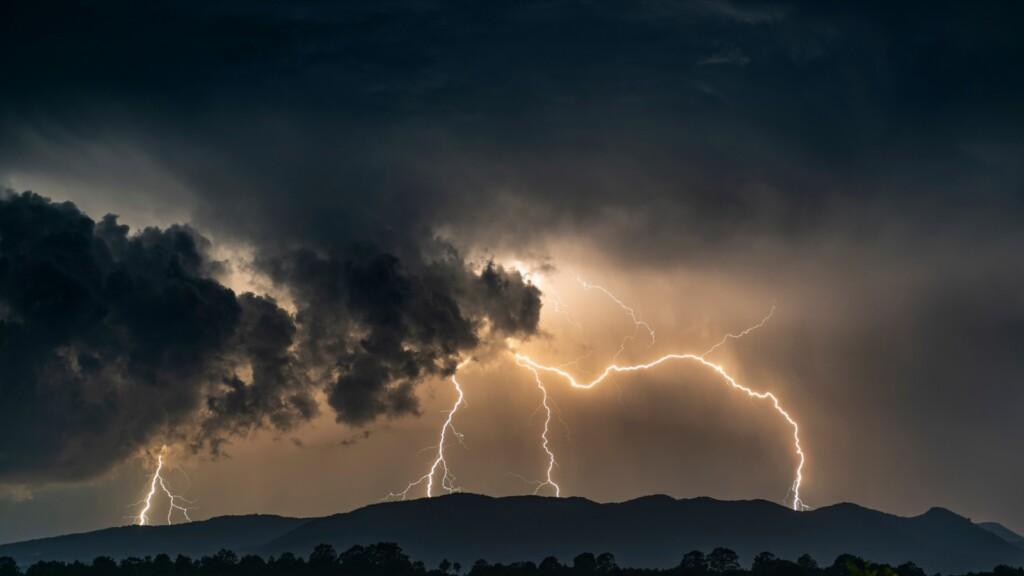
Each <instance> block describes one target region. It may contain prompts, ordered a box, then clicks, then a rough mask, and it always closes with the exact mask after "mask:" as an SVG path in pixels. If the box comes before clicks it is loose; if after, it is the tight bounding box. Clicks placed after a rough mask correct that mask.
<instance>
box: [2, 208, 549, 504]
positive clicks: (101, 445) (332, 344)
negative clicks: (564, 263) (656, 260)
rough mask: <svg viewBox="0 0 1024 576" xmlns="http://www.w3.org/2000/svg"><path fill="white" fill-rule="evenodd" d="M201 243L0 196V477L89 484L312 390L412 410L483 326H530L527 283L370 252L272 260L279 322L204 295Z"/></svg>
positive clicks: (231, 299)
mask: <svg viewBox="0 0 1024 576" xmlns="http://www.w3.org/2000/svg"><path fill="white" fill-rule="evenodd" d="M208 249H209V241H208V240H207V239H205V238H204V237H203V236H202V235H200V234H199V233H198V232H196V231H195V230H194V229H192V228H190V227H188V226H173V227H170V228H168V229H165V230H160V229H157V228H146V229H144V230H142V231H140V232H138V233H135V234H132V233H130V231H129V229H128V227H127V226H124V225H120V224H118V221H117V217H116V216H106V217H104V218H103V219H102V220H101V221H100V222H98V223H97V222H94V221H93V220H91V219H90V218H89V217H88V216H86V215H84V214H82V213H81V212H80V211H79V210H78V209H77V208H76V207H75V206H74V205H73V204H71V203H67V202H65V203H53V202H51V201H50V200H48V199H46V198H44V197H42V196H39V195H36V194H32V193H29V192H26V193H23V194H14V193H12V192H6V193H5V194H4V196H3V197H2V198H0V372H2V373H3V374H4V378H3V381H2V388H0V391H2V394H3V397H4V402H3V407H2V412H0V422H2V428H0V433H2V436H3V438H5V441H4V443H3V446H2V450H0V480H3V481H6V482H13V483H26V484H32V483H40V482H43V483H45V482H51V481H60V480H75V479H82V478H89V477H92V476H95V475H97V474H99V473H102V472H104V471H105V470H106V469H108V468H109V467H110V466H111V465H113V464H115V463H117V462H119V461H121V460H123V459H125V458H127V457H129V456H131V455H133V454H135V453H137V452H138V451H139V450H140V449H147V448H152V447H153V445H154V444H160V443H163V442H171V441H175V440H188V441H190V442H191V443H192V444H193V445H194V446H195V447H196V448H208V449H209V450H211V451H212V452H213V453H218V452H219V451H220V450H221V447H222V445H223V443H224V442H225V441H226V440H227V439H228V438H229V437H230V436H232V435H235V434H242V433H246V432H248V431H251V430H254V429H258V428H263V427H269V428H273V429H276V430H279V431H287V430H290V429H292V428H293V427H295V426H296V425H297V424H299V423H301V422H304V421H307V420H309V419H310V418H312V417H313V416H314V415H315V414H316V412H317V409H318V405H317V401H316V399H315V394H316V391H317V390H318V389H320V388H321V387H324V386H326V387H327V393H328V398H329V403H330V405H331V406H332V407H333V408H334V410H335V411H336V412H337V415H338V419H339V420H344V421H346V422H350V423H355V424H365V423H368V422H370V421H372V420H373V419H374V418H376V417H378V416H381V415H385V414H388V415H399V414H403V413H411V412H415V411H416V406H417V401H416V398H415V395H414V389H415V386H416V384H418V383H419V382H421V381H422V380H423V379H424V377H426V376H429V375H436V374H448V373H450V372H451V371H452V370H453V369H454V366H455V363H456V362H457V358H458V357H459V356H460V355H461V354H463V353H468V352H472V350H473V349H474V348H475V347H476V346H477V345H478V344H479V342H480V337H481V334H482V332H483V331H484V329H485V328H487V333H488V334H487V335H488V336H489V335H513V334H515V335H519V336H529V335H530V334H532V333H533V332H534V331H535V330H536V326H537V321H538V315H539V291H538V290H537V289H536V288H534V287H532V286H529V285H525V284H524V283H523V279H522V278H521V277H519V276H518V274H509V273H506V272H505V271H503V270H500V269H496V268H494V267H493V266H488V267H487V268H485V269H484V270H483V271H482V272H480V273H479V274H475V273H473V272H471V271H469V270H467V269H466V268H465V263H464V262H463V261H462V260H461V259H458V258H457V257H456V256H452V257H451V258H449V259H448V260H446V261H445V262H443V263H440V264H438V265H437V267H436V268H434V269H432V270H425V271H424V272H423V273H422V274H421V275H410V274H408V273H406V272H404V271H403V270H402V268H401V265H400V263H399V261H398V260H397V258H395V257H393V256H390V255H387V254H380V253H376V254H374V255H372V256H370V257H368V259H367V260H366V261H365V262H354V261H339V260H334V261H329V260H326V259H320V258H318V257H316V256H314V255H312V254H310V253H305V252H302V253H298V254H291V255H289V256H288V257H287V258H285V257H281V259H280V260H279V261H278V263H277V264H275V265H274V266H273V267H274V268H275V269H279V270H280V274H278V275H276V276H275V278H276V279H278V280H280V281H281V282H284V283H285V284H287V285H288V286H290V287H293V289H294V291H295V293H296V294H297V295H298V299H297V300H298V302H299V303H300V309H299V314H298V315H297V316H296V317H293V316H292V315H290V314H289V313H288V312H287V311H285V310H284V309H282V308H281V307H279V306H278V305H277V303H276V302H275V301H274V300H272V299H270V298H268V297H262V296H257V295H254V294H251V293H245V294H241V295H236V294H235V293H234V292H233V291H231V290H230V289H228V288H226V287H224V286H223V285H221V284H220V283H219V282H218V281H217V280H215V279H214V276H215V275H216V274H217V272H218V269H219V267H220V264H219V263H218V262H216V261H213V260H211V259H210V257H209V255H208ZM286 270H287V271H286ZM303 274H311V275H310V276H303ZM460 300H465V302H466V303H465V304H463V305H461V306H460V303H459V301H460ZM317 373H319V374H326V375H327V376H321V377H320V378H317V377H315V376H313V375H311V374H317Z"/></svg>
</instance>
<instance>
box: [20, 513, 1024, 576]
mask: <svg viewBox="0 0 1024 576" xmlns="http://www.w3.org/2000/svg"><path fill="white" fill-rule="evenodd" d="M1007 532H1009V531H1007ZM1010 534H1012V532H1010ZM321 542H323V543H328V544H331V545H333V546H334V547H335V548H337V549H338V550H344V549H347V548H349V547H351V546H353V545H356V544H364V545H365V544H373V543H376V542H397V543H398V544H399V545H401V546H402V547H403V548H404V549H405V550H406V552H407V553H409V554H410V556H412V557H413V558H414V559H418V560H423V561H424V562H427V563H428V564H431V563H436V562H437V561H439V560H441V559H442V558H450V559H457V560H459V561H461V562H463V563H464V564H467V565H468V564H470V563H472V562H473V561H475V560H477V559H478V558H484V559H486V560H488V561H491V562H511V561H518V560H533V561H539V560H540V559H541V558H543V557H545V556H548V555H553V556H556V557H559V558H560V559H562V560H563V561H568V560H571V558H572V557H573V556H574V555H576V554H578V553H580V552H584V551H590V552H604V551H610V552H612V553H614V554H615V555H616V557H617V558H618V559H619V561H620V563H622V564H623V565H626V566H634V567H661V568H663V567H668V566H674V565H676V564H678V562H679V559H680V558H681V557H682V555H683V554H684V553H686V552H688V551H689V550H694V549H699V550H705V551H707V550H710V549H712V548H714V547H716V546H726V547H729V548H732V549H734V550H736V551H737V552H738V553H739V554H740V556H741V558H742V560H743V562H744V563H747V564H749V562H750V561H751V559H752V558H753V556H754V555H755V554H757V553H759V552H761V551H765V550H767V551H771V552H773V553H775V554H776V555H778V556H779V557H783V558H796V557H797V556H799V555H800V554H803V553H805V552H806V553H810V554H811V555H812V556H814V557H815V558H817V559H818V560H819V562H821V563H822V564H830V563H831V562H832V561H833V559H834V558H835V557H836V556H838V555H839V554H842V553H851V554H855V555H858V556H862V557H864V558H866V559H868V560H872V561H876V562H887V563H890V564H898V563H902V562H905V561H913V562H915V563H917V564H918V565H920V566H921V567H922V568H924V569H926V570H928V571H929V572H936V571H940V572H943V573H960V572H967V571H971V570H984V569H990V568H992V567H993V566H995V565H996V564H1010V565H1022V566H1024V549H1022V548H1019V547H1017V546H1016V545H1014V543H1013V542H1011V541H1009V540H1007V539H1006V538H1005V537H1003V535H1000V534H997V533H995V532H994V531H993V530H992V529H990V528H987V527H984V526H980V525H978V524H975V523H973V522H971V521H970V520H969V519H968V518H966V517H963V516H960V515H958V514H956V513H955V512H952V511H950V510H947V509H944V508H931V509H929V510H928V511H926V512H924V513H922V514H919V515H917V516H908V517H903V516H897V515H894V514H890V513H887V512H882V511H878V510H873V509H870V508H866V507H863V506H860V505H858V504H855V503H849V502H840V503H836V504H832V505H829V506H824V507H822V508H818V509H816V510H810V511H803V512H797V511H794V510H791V509H789V508H787V507H784V506H781V505H779V504H776V503H773V502H769V501H767V500H756V499H755V500H717V499H714V498H709V497H698V498H689V499H675V498H672V497H670V496H666V495H660V494H659V495H650V496H643V497H639V498H635V499H632V500H627V501H624V502H611V503H598V502H594V501H591V500H588V499H585V498H580V497H569V498H551V497H543V496H507V497H491V496H484V495H479V494H468V493H459V494H452V495H447V496H442V497H437V498H429V499H427V498H423V499H417V500H407V501H398V502H381V503H375V504H369V505H367V506H363V507H361V508H357V509H355V510H352V511H350V512H341V513H337V514H331V515H328V516H322V517H316V518H289V517H284V516H277V515H263V514H256V515H241V516H220V517H215V518H211V519H208V520H204V521H199V522H193V523H187V524H176V525H171V526H146V527H140V526H124V527H116V528H106V529H102V530H97V531H93V532H84V533H79V534H69V535H64V536H54V537H50V538H42V539H36V540H29V541H25V542H16V543H11V544H5V545H0V556H5V555H6V556H11V557H13V558H15V559H16V560H17V561H18V562H19V563H22V564H27V563H31V562H34V561H36V560H42V559H46V560H83V561H87V560H91V559H92V558H93V557H95V556H98V555H108V556H112V557H115V558H123V557H127V556H140V557H141V556H146V555H155V554H158V553H167V554H170V555H172V556H174V555H175V554H185V555H190V556H200V555H208V554H213V553H214V552H216V551H217V550H219V549H221V548H228V549H232V550H234V551H235V552H237V553H239V554H251V553H255V554H260V555H264V556H267V555H277V554H281V553H284V552H293V553H296V554H299V555H306V554H308V553H309V552H310V551H311V550H312V548H313V547H314V546H315V545H317V544H319V543H321Z"/></svg>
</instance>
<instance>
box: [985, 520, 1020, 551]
mask: <svg viewBox="0 0 1024 576" xmlns="http://www.w3.org/2000/svg"><path fill="white" fill-rule="evenodd" d="M978 526H981V527H982V528H984V529H986V530H988V531H989V532H991V533H993V534H995V535H996V536H999V537H1000V538H1002V539H1003V540H1006V541H1007V542H1009V543H1010V544H1013V545H1014V546H1016V547H1018V548H1020V549H1022V550H1024V536H1021V535H1020V534H1017V533H1016V532H1014V531H1013V530H1010V529H1009V528H1007V527H1006V526H1003V525H1002V524H1000V523H999V522H979V523H978Z"/></svg>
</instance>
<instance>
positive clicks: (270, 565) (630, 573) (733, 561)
mask: <svg viewBox="0 0 1024 576" xmlns="http://www.w3.org/2000/svg"><path fill="white" fill-rule="evenodd" d="M453 571H454V573H453ZM460 572H461V566H459V564H458V563H453V562H451V561H449V560H447V559H446V560H444V561H442V562H441V563H440V564H439V566H438V567H437V568H436V569H433V570H428V569H426V567H425V566H424V565H423V562H420V561H416V562H413V561H411V560H410V558H409V557H408V556H407V555H406V554H405V553H404V552H403V551H402V549H401V548H400V547H399V546H398V545H397V544H394V543H388V542H383V543H379V544H373V545H370V546H353V547H352V548H349V549H348V550H346V551H345V552H343V553H341V554H338V553H337V552H336V551H335V550H334V548H333V547H331V546H330V545H328V544H321V545H319V546H317V547H316V548H314V549H313V551H312V553H311V554H310V555H309V559H308V561H307V560H306V559H304V558H301V557H298V556H295V555H294V554H292V553H290V552H288V553H284V554H281V555H280V556H278V557H276V558H275V557H273V556H271V557H269V558H267V559H266V560H264V559H263V558H262V557H260V556H254V555H246V556H244V557H242V558H241V559H239V557H238V556H237V555H236V554H235V553H234V552H232V551H230V550H221V551H220V552H217V553H216V554H214V555H212V556H204V557H202V558H200V559H198V560H192V559H191V558H189V557H187V556H178V557H177V558H175V559H174V560H173V561H172V560H171V559H170V557H169V556H167V555H166V554H158V555H156V556H154V557H148V556H147V557H145V558H124V559H122V560H121V561H120V562H115V561H114V560H113V559H112V558H109V557H106V556H99V557H97V558H96V559H94V560H93V561H92V562H91V563H88V564H86V563H82V562H71V563H65V562H57V561H40V562H36V563H34V564H32V565H31V566H28V567H27V568H24V569H23V568H22V567H20V566H18V564H17V563H16V562H15V561H14V560H13V559H11V558H7V557H0V576H455V575H457V574H458V573H460ZM712 574H713V575H714V576H926V573H925V571H924V570H922V569H921V568H920V567H918V566H917V565H915V564H914V563H912V562H905V563H903V564H900V565H899V566H896V567H895V568H894V567H892V566H890V565H888V564H876V563H872V562H869V561H867V560H865V559H863V558H860V557H858V556H854V555H852V554H841V555H839V556H838V557H837V558H836V559H835V561H834V562H833V563H832V564H831V565H830V566H829V567H828V568H826V569H824V570H822V569H820V568H819V567H818V563H817V562H815V560H814V558H812V557H810V556H809V555H807V554H804V555H802V556H800V558H799V559H797V561H796V562H793V561H790V560H786V559H783V558H778V557H777V556H775V554H773V553H771V552H762V553H760V554H758V555H757V556H755V557H754V559H753V563H752V564H751V568H750V570H743V569H742V568H741V567H740V564H739V556H738V555H737V554H736V552H734V551H732V550H730V549H728V548H715V549H714V550H712V551H711V552H710V553H709V554H707V555H705V554H704V553H703V552H701V551H699V550H694V551H692V552H687V553H686V554H685V555H684V556H683V558H682V561H681V562H680V563H679V566H678V567H676V568H671V569H667V570H657V569H639V568H623V567H620V566H619V565H618V563H617V562H616V560H615V556H614V555H612V554H611V553H609V552H603V553H601V554H598V555H596V556H595V555H594V554H593V553H590V552H584V553H582V554H579V555H577V556H576V557H575V558H573V563H572V566H571V567H569V566H565V565H564V564H562V563H561V562H560V561H559V560H558V558H556V557H554V556H548V557H546V558H544V559H543V560H542V561H541V562H540V565H537V564H534V563H533V562H529V561H527V562H512V563H510V564H501V563H494V564H491V563H489V562H487V561H486V560H482V559H481V560H477V561H476V562H475V563H474V564H473V566H472V569H471V570H469V572H468V574H467V575H466V576H709V575H712ZM963 576H1024V568H1014V567H1010V566H996V567H995V568H993V569H992V570H991V571H988V572H980V573H970V574H966V575H963Z"/></svg>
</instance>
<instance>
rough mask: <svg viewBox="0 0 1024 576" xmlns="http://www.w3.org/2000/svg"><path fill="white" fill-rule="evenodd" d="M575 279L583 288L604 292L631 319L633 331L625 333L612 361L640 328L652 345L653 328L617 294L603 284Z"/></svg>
mask: <svg viewBox="0 0 1024 576" xmlns="http://www.w3.org/2000/svg"><path fill="white" fill-rule="evenodd" d="M576 281H577V282H579V283H580V285H581V286H583V288H584V289H586V290H598V291H600V292H602V293H604V295H605V296H607V297H608V298H610V299H611V301H612V302H614V303H615V304H616V305H617V306H618V307H619V308H621V309H622V311H623V312H625V313H626V314H627V315H628V316H629V318H630V319H631V320H632V321H633V333H632V334H628V335H626V337H625V338H623V339H622V342H621V343H620V344H619V350H618V351H617V352H615V356H612V362H615V361H616V360H618V359H619V356H620V355H621V354H622V353H623V352H625V351H626V344H627V343H629V341H631V340H635V339H636V337H637V335H639V333H640V329H641V328H643V329H644V330H645V331H646V332H647V335H648V336H649V337H650V339H651V343H650V344H649V346H653V345H654V342H655V338H654V328H651V325H650V324H648V323H647V322H645V321H643V320H641V319H640V316H639V315H638V314H637V313H636V310H634V309H633V308H632V307H630V306H628V305H627V304H626V303H625V302H623V301H622V300H620V299H619V297H618V296H616V295H615V294H612V292H611V290H608V289H607V288H605V287H604V286H599V285H597V284H591V283H590V282H587V281H586V280H584V279H582V278H580V277H579V276H577V277H576Z"/></svg>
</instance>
